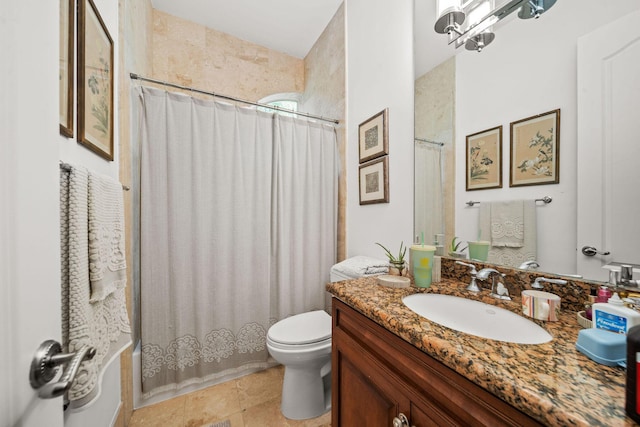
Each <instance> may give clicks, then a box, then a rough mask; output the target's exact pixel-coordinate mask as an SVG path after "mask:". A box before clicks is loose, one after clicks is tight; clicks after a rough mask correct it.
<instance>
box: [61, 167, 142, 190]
mask: <svg viewBox="0 0 640 427" xmlns="http://www.w3.org/2000/svg"><path fill="white" fill-rule="evenodd" d="M60 169H63V170H66V171H68V172H70V171H71V165H70V164H69V163H65V162H62V161H61V162H60ZM122 189H123V190H124V191H129V190H130V188H129V187H127V186H126V185H124V184H122Z"/></svg>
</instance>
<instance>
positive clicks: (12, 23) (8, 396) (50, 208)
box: [0, 1, 63, 427]
mask: <svg viewBox="0 0 640 427" xmlns="http://www.w3.org/2000/svg"><path fill="white" fill-rule="evenodd" d="M57 17H58V1H39V2H37V5H35V4H34V2H30V1H5V2H2V5H1V6H0V56H1V57H2V60H0V381H1V385H0V426H2V427H5V426H7V427H14V426H15V427H36V426H37V427H40V426H53V427H61V426H62V425H63V416H62V398H60V397H59V398H57V399H51V400H42V399H39V398H37V395H36V393H35V392H34V391H33V390H32V389H31V387H30V385H29V365H30V363H31V358H32V357H33V354H34V352H35V350H36V349H37V348H38V346H39V345H40V343H41V342H42V341H44V340H47V339H56V340H58V341H59V340H60V338H61V337H60V265H59V262H60V261H59V257H60V243H59V224H58V218H59V213H58V198H59V190H58V187H59V185H58V178H57V177H58V173H59V172H58V143H59V138H60V137H59V136H58V72H57V69H58V59H57V57H58V49H57V37H58V25H59V24H58V22H57V21H58V19H57Z"/></svg>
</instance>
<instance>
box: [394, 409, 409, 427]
mask: <svg viewBox="0 0 640 427" xmlns="http://www.w3.org/2000/svg"><path fill="white" fill-rule="evenodd" d="M393 427H409V419H408V418H407V416H406V415H405V414H403V413H402V412H400V413H399V414H398V416H397V417H394V418H393Z"/></svg>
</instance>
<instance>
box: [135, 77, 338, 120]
mask: <svg viewBox="0 0 640 427" xmlns="http://www.w3.org/2000/svg"><path fill="white" fill-rule="evenodd" d="M129 77H131V78H132V79H133V80H143V81H145V82H151V83H156V84H160V85H163V86H168V87H173V88H176V89H182V90H188V91H190V92H196V93H201V94H203V95H209V96H213V97H216V98H222V99H227V100H229V101H235V102H242V103H244V104H249V105H253V106H256V107H262V108H269V109H271V110H276V111H282V112H285V113H291V114H296V115H298V116H303V117H309V118H311V119H318V120H323V121H325V122H330V123H334V124H336V125H337V124H339V123H340V120H338V119H329V118H326V117H322V116H316V115H313V114H309V113H303V112H300V111H293V110H289V109H288V108H282V107H278V106H275V105H266V104H260V103H258V102H253V101H247V100H244V99H240V98H236V97H233V96H228V95H220V94H218V93H215V92H207V91H205V90H201V89H195V88H192V87H187V86H182V85H177V84H175V83H169V82H165V81H162V80H156V79H152V78H149V77H142V76H140V75H138V74H136V73H130V74H129Z"/></svg>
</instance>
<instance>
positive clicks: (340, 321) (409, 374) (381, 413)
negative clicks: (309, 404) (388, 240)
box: [331, 298, 541, 427]
mask: <svg viewBox="0 0 640 427" xmlns="http://www.w3.org/2000/svg"><path fill="white" fill-rule="evenodd" d="M332 307H333V308H332V312H333V336H332V343H333V344H332V356H331V357H332V393H333V394H332V419H331V425H332V426H333V427H362V426H366V427H378V426H381V427H383V426H384V427H389V426H394V427H405V426H407V427H408V426H412V427H413V426H415V427H427V426H429V427H430V426H482V425H484V426H519V427H522V426H539V425H541V424H539V423H538V422H537V421H535V420H534V419H532V418H530V417H529V416H528V415H526V414H524V413H522V412H520V411H518V410H517V409H515V408H514V407H512V406H510V405H508V404H507V403H505V402H504V401H502V400H500V399H499V398H497V397H495V396H494V395H492V394H491V393H489V392H487V391H486V390H484V389H482V388H481V387H479V386H477V385H476V384H474V383H472V382H471V381H470V380H468V379H466V378H464V377H463V376H462V375H460V374H458V373H457V372H455V371H453V370H452V369H450V368H448V367H446V366H445V365H443V364H442V363H440V362H438V361H437V360H435V359H434V358H432V357H430V356H429V355H427V354H426V353H424V352H422V351H420V350H418V349H417V348H416V347H414V346H413V345H411V344H409V343H407V342H406V341H404V340H402V339H401V338H399V337H398V336H396V335H394V334H393V333H391V332H389V331H388V330H386V329H385V328H383V327H382V326H380V325H378V324H377V323H375V322H374V321H372V320H370V319H369V318H367V317H365V316H364V315H362V314H361V313H359V312H357V311H356V310H354V309H353V308H351V307H349V306H348V305H346V304H344V303H343V302H341V301H340V300H338V299H336V298H333V303H332ZM400 414H404V415H405V416H406V418H407V419H408V422H409V424H405V423H403V422H402V420H401V418H400ZM394 419H395V421H394Z"/></svg>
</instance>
